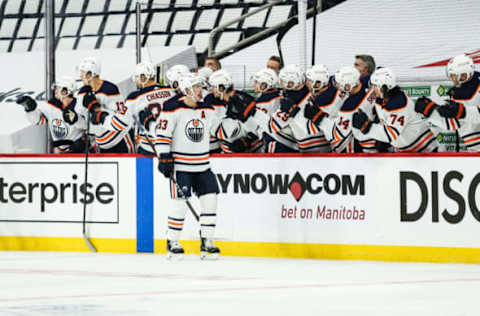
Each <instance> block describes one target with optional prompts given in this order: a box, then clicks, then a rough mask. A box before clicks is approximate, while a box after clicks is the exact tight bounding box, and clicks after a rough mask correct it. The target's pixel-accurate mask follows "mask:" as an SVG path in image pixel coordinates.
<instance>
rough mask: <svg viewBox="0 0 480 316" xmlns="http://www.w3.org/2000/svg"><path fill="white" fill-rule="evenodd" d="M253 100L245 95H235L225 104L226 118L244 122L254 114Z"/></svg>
mask: <svg viewBox="0 0 480 316" xmlns="http://www.w3.org/2000/svg"><path fill="white" fill-rule="evenodd" d="M256 110H257V109H256V107H255V99H254V98H253V97H252V96H250V95H248V94H246V93H236V94H235V95H232V96H231V97H230V98H229V99H228V102H227V117H229V118H232V119H235V120H240V121H242V122H246V121H247V120H248V118H249V117H251V116H253V115H255V112H256Z"/></svg>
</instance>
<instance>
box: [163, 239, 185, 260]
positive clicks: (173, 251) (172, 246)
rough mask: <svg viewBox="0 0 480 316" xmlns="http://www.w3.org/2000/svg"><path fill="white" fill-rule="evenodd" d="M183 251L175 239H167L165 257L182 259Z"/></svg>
mask: <svg viewBox="0 0 480 316" xmlns="http://www.w3.org/2000/svg"><path fill="white" fill-rule="evenodd" d="M184 253H185V251H184V250H183V247H182V245H180V243H179V242H178V241H176V240H167V259H168V260H172V259H176V260H180V259H182V256H183V254H184Z"/></svg>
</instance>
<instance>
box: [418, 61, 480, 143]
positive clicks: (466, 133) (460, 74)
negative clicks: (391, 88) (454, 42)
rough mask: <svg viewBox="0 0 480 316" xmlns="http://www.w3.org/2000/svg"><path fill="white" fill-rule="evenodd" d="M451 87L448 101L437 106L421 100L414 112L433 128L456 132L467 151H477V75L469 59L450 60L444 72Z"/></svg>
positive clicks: (479, 129) (479, 90)
mask: <svg viewBox="0 0 480 316" xmlns="http://www.w3.org/2000/svg"><path fill="white" fill-rule="evenodd" d="M446 72H447V75H448V77H449V79H450V80H452V82H453V84H454V87H453V88H452V90H451V91H450V100H448V101H447V104H445V105H443V106H440V105H438V104H436V103H435V102H433V101H432V100H430V99H428V98H426V97H422V98H419V99H418V100H417V102H416V103H415V110H416V111H417V112H419V113H421V114H423V115H424V116H425V117H427V119H428V121H429V122H431V123H432V124H433V125H435V126H438V127H440V128H442V129H444V130H449V131H457V132H458V135H459V136H460V138H461V139H463V142H464V143H465V147H466V150H467V151H479V150H480V113H479V105H480V78H479V77H480V74H479V73H478V72H477V71H474V66H473V60H472V58H471V57H470V56H466V55H459V56H456V57H454V58H452V59H451V60H450V61H449V63H448V65H447V68H446Z"/></svg>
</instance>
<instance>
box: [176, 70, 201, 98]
mask: <svg viewBox="0 0 480 316" xmlns="http://www.w3.org/2000/svg"><path fill="white" fill-rule="evenodd" d="M202 84H203V81H202V78H200V76H199V75H198V74H196V73H192V72H191V73H188V74H186V75H184V76H183V77H182V78H181V79H180V80H179V81H178V88H179V89H180V91H182V93H183V94H184V95H186V96H189V97H193V87H194V86H195V85H202ZM187 89H188V90H190V92H191V93H190V94H189V93H188V91H187Z"/></svg>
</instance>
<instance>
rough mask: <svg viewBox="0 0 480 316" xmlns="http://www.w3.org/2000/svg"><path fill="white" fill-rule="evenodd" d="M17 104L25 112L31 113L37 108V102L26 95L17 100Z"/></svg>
mask: <svg viewBox="0 0 480 316" xmlns="http://www.w3.org/2000/svg"><path fill="white" fill-rule="evenodd" d="M16 102H17V104H20V105H21V106H23V108H24V109H25V112H32V111H33V110H35V109H36V108H37V102H35V100H34V99H32V98H31V97H30V96H28V95H22V96H21V97H19V98H18V99H17V101H16Z"/></svg>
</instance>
